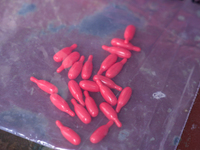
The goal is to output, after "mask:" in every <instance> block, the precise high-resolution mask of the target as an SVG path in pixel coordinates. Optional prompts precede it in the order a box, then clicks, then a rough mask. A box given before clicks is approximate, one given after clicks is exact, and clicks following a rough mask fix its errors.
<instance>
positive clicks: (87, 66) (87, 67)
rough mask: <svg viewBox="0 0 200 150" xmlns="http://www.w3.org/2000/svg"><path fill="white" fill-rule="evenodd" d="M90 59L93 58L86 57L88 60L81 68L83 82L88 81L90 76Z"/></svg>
mask: <svg viewBox="0 0 200 150" xmlns="http://www.w3.org/2000/svg"><path fill="white" fill-rule="evenodd" d="M92 59H93V56H92V55H90V56H89V57H88V60H87V61H86V62H85V64H84V66H83V69H82V73H81V77H82V79H84V80H87V79H89V78H90V77H91V75H92V69H93V64H92Z"/></svg>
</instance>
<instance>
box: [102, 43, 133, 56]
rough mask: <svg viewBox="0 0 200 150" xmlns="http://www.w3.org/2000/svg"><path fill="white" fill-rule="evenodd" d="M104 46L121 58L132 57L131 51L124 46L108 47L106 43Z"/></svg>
mask: <svg viewBox="0 0 200 150" xmlns="http://www.w3.org/2000/svg"><path fill="white" fill-rule="evenodd" d="M102 48H103V49H104V50H106V51H108V52H110V53H113V54H117V55H118V56H119V57H121V58H130V57H131V52H130V51H129V50H126V49H124V48H120V47H108V46H106V45H103V46H102Z"/></svg>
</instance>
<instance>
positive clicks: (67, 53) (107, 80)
mask: <svg viewBox="0 0 200 150" xmlns="http://www.w3.org/2000/svg"><path fill="white" fill-rule="evenodd" d="M134 34H135V27H134V26H133V25H129V26H127V27H126V29H125V32H124V38H125V39H118V38H114V39H112V40H111V44H112V46H113V47H108V46H105V45H103V46H102V49H104V50H106V51H108V52H110V53H111V54H110V55H109V56H107V57H106V58H105V59H104V61H103V62H102V63H101V66H100V69H99V71H98V73H97V74H96V75H94V77H93V81H90V80H88V79H89V78H90V77H91V75H92V70H93V64H92V59H93V56H92V55H90V56H89V57H88V60H87V61H86V62H85V63H84V59H85V57H84V56H80V54H79V53H78V52H72V51H73V50H74V49H75V48H76V47H77V45H76V44H73V45H72V46H70V47H66V48H63V49H61V50H60V51H58V52H57V53H56V54H55V55H54V56H53V59H54V61H56V62H62V64H61V66H60V67H59V68H58V69H57V72H58V73H60V72H61V71H62V70H64V69H66V68H70V67H71V68H70V69H69V72H68V78H69V79H70V81H69V82H68V88H69V91H70V93H71V94H72V96H73V97H74V98H73V99H71V103H72V104H73V106H74V111H75V113H76V115H77V116H78V118H79V119H80V120H81V121H82V122H83V123H85V124H88V123H90V122H91V120H92V119H91V117H96V116H97V115H98V113H99V109H98V107H97V105H96V103H95V101H94V99H93V98H92V97H90V95H89V92H100V93H101V95H102V97H103V98H104V99H105V101H106V102H102V103H101V104H100V105H99V108H100V110H101V111H102V112H103V114H104V115H105V116H106V117H107V118H108V119H109V122H108V123H107V124H105V125H103V126H100V127H99V128H98V129H96V130H95V131H94V132H93V133H92V135H91V136H90V141H91V142H92V143H98V142H100V141H101V140H102V139H103V138H104V137H105V136H106V135H107V133H108V130H109V128H110V127H111V126H112V125H113V123H114V122H115V124H116V125H117V126H118V127H121V126H122V123H121V122H120V121H119V119H118V116H117V113H119V112H120V110H121V108H122V107H123V106H124V105H126V104H127V102H128V101H129V99H130V97H131V94H132V89H131V88H130V87H125V88H124V89H122V88H121V87H120V86H118V85H117V84H115V83H114V82H113V81H112V80H111V79H112V78H114V77H115V76H116V75H117V74H118V73H119V72H120V71H121V69H122V68H123V65H124V64H125V63H126V62H127V59H128V58H130V57H131V52H130V50H133V51H137V52H139V51H140V48H139V47H136V46H133V45H132V44H131V43H129V41H130V40H131V39H132V38H133V36H134ZM118 57H120V58H122V60H121V61H120V62H116V61H117V59H118ZM105 71H106V72H105ZM103 72H105V76H103V75H102V73H103ZM79 74H81V77H82V79H83V80H82V81H80V82H79V84H78V83H77V82H76V81H75V80H74V79H76V78H77V77H78V76H79ZM30 80H31V81H32V82H35V83H36V84H37V85H38V87H39V88H41V89H42V90H44V91H45V92H47V93H49V94H50V100H51V102H52V103H53V104H54V105H55V106H56V107H57V108H58V109H60V110H61V111H63V112H66V113H68V114H69V115H70V116H72V117H73V116H75V113H74V112H73V111H72V110H71V109H70V107H69V105H68V103H67V102H66V101H65V100H64V99H63V98H62V97H61V96H59V95H58V94H57V93H58V88H57V87H56V86H55V85H53V84H51V83H49V82H48V81H45V80H38V79H36V78H35V77H31V78H30ZM81 89H83V90H84V92H83V93H84V96H85V101H84V100H83V93H82V90H81ZM111 89H116V90H118V91H121V93H120V95H119V97H118V99H117V98H116V96H115V94H114V93H113V92H112V91H111ZM76 100H77V101H76ZM115 105H117V107H116V110H114V109H113V107H112V106H115ZM85 107H86V108H85ZM56 125H57V126H58V127H59V128H60V131H61V133H62V135H63V136H64V137H65V138H66V139H67V140H68V141H69V142H70V143H72V144H74V145H79V144H80V142H81V138H80V136H79V135H78V134H77V133H76V132H75V131H73V130H72V129H71V128H69V127H66V126H64V125H63V124H62V123H61V122H60V121H59V120H57V121H56Z"/></svg>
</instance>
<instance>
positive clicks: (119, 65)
mask: <svg viewBox="0 0 200 150" xmlns="http://www.w3.org/2000/svg"><path fill="white" fill-rule="evenodd" d="M126 62H127V59H126V58H124V59H122V60H121V61H120V62H117V63H115V64H114V65H112V66H111V67H110V68H109V69H108V70H107V71H106V77H108V78H114V77H115V76H116V75H117V74H118V73H119V72H120V71H121V70H122V68H123V65H124V64H125V63H126Z"/></svg>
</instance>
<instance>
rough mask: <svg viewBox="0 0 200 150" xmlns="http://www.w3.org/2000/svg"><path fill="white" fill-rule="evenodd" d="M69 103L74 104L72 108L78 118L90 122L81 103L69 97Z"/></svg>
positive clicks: (86, 122)
mask: <svg viewBox="0 0 200 150" xmlns="http://www.w3.org/2000/svg"><path fill="white" fill-rule="evenodd" d="M71 103H72V104H73V105H74V110H75V112H76V114H77V116H78V117H79V119H80V120H81V121H82V122H83V123H85V124H88V123H90V122H91V117H90V114H89V113H88V112H87V110H86V109H85V108H84V107H83V106H82V105H80V104H78V103H77V102H76V100H75V99H71Z"/></svg>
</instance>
